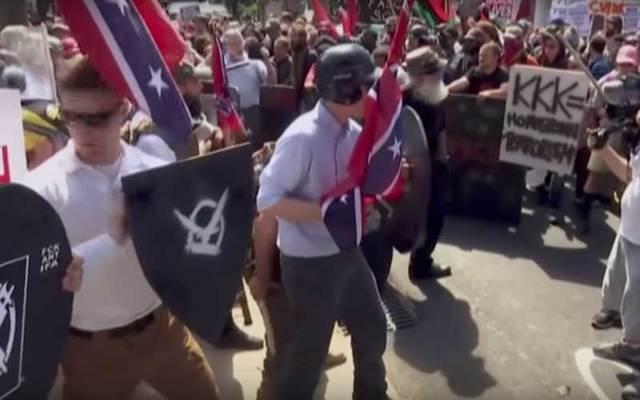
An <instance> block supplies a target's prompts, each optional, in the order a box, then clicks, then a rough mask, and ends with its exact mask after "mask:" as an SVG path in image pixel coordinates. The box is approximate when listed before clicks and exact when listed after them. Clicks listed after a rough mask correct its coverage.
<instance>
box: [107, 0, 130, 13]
mask: <svg viewBox="0 0 640 400" xmlns="http://www.w3.org/2000/svg"><path fill="white" fill-rule="evenodd" d="M106 1H107V3H111V4H113V5H117V6H118V7H119V8H120V12H121V13H122V15H124V10H125V8H129V3H127V0H106Z"/></svg>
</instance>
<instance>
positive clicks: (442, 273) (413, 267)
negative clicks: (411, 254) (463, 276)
mask: <svg viewBox="0 0 640 400" xmlns="http://www.w3.org/2000/svg"><path fill="white" fill-rule="evenodd" d="M448 276H451V267H449V266H446V265H445V266H442V265H439V264H437V263H431V265H426V264H424V263H421V262H419V261H415V260H411V261H410V262H409V279H411V280H426V279H440V278H445V277H448Z"/></svg>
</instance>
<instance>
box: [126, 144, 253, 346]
mask: <svg viewBox="0 0 640 400" xmlns="http://www.w3.org/2000/svg"><path fill="white" fill-rule="evenodd" d="M251 155H252V154H251V145H248V144H245V145H241V146H236V147H232V148H229V149H225V150H221V151H219V152H215V153H212V154H209V155H207V156H204V157H198V158H194V159H190V160H186V161H183V162H179V163H177V164H171V165H168V166H165V167H161V168H156V169H153V170H149V171H144V172H141V173H137V174H134V175H130V176H127V177H125V178H123V180H122V183H123V191H124V193H125V196H126V199H127V212H128V216H129V229H130V231H131V236H132V238H133V243H134V246H135V249H136V253H137V254H138V258H139V260H140V264H141V265H142V270H143V272H144V274H145V276H146V278H147V280H148V281H149V283H150V284H151V287H152V288H153V289H154V290H155V291H156V293H157V294H158V296H160V298H161V299H162V301H163V302H164V304H165V305H166V306H167V307H168V308H169V309H170V310H171V311H172V312H173V313H174V314H175V315H176V316H177V317H178V318H180V319H181V320H182V321H183V322H184V323H185V324H186V325H187V326H188V327H189V328H191V329H192V330H193V331H194V332H195V333H197V334H198V335H200V336H201V337H202V338H203V339H205V340H208V341H210V342H215V341H216V340H217V339H218V337H219V334H220V331H221V329H222V327H223V325H224V322H225V318H226V314H227V311H228V310H229V308H230V307H231V304H232V303H233V301H234V298H235V296H236V293H237V292H238V289H239V287H240V284H241V275H242V272H243V268H244V265H245V261H246V258H247V251H248V248H249V244H250V241H251V228H252V223H253V218H254V204H255V201H254V189H253V164H252V159H251Z"/></svg>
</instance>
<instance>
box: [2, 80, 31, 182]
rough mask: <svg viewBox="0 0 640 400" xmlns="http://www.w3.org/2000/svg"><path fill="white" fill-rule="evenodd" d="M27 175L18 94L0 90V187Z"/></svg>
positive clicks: (12, 91)
mask: <svg viewBox="0 0 640 400" xmlns="http://www.w3.org/2000/svg"><path fill="white" fill-rule="evenodd" d="M26 173H27V157H26V153H25V147H24V132H23V130H22V107H21V106H20V92H18V91H17V90H9V89H0V185H1V184H3V183H9V182H15V181H17V180H19V179H20V178H22V177H23V176H24V175H25V174H26Z"/></svg>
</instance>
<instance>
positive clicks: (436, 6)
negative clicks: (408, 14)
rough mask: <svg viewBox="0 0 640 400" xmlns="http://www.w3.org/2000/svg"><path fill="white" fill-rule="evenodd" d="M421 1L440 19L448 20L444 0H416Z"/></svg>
mask: <svg viewBox="0 0 640 400" xmlns="http://www.w3.org/2000/svg"><path fill="white" fill-rule="evenodd" d="M418 1H420V2H422V4H424V5H425V6H426V7H427V8H428V9H429V10H432V11H433V13H434V14H435V16H436V17H438V19H439V20H440V21H448V19H449V13H448V12H447V5H446V1H445V0H418Z"/></svg>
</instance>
